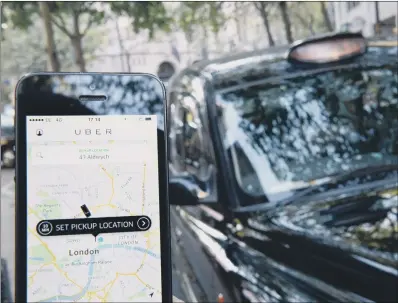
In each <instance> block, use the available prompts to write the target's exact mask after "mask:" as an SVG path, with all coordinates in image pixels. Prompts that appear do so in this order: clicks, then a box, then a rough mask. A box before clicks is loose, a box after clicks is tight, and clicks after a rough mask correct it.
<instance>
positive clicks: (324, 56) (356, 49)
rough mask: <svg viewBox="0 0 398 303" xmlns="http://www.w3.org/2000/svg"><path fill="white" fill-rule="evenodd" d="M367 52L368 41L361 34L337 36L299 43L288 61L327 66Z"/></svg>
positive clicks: (295, 45) (293, 48) (294, 46)
mask: <svg viewBox="0 0 398 303" xmlns="http://www.w3.org/2000/svg"><path fill="white" fill-rule="evenodd" d="M366 50H367V44H366V40H365V39H364V37H363V36H362V35H361V34H355V33H344V34H335V35H332V36H331V35H328V36H323V37H320V38H315V39H311V40H306V41H299V42H298V43H296V44H294V45H293V46H292V47H291V48H290V50H289V53H288V60H289V61H290V62H293V63H310V64H311V63H312V64H326V63H332V62H337V61H341V60H345V59H351V58H354V57H357V56H360V55H362V54H364V53H365V52H366Z"/></svg>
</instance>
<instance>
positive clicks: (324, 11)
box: [320, 1, 333, 32]
mask: <svg viewBox="0 0 398 303" xmlns="http://www.w3.org/2000/svg"><path fill="white" fill-rule="evenodd" d="M320 4H321V10H322V15H323V20H324V22H325V26H326V28H327V29H328V31H329V32H331V31H333V25H332V22H331V21H330V17H329V13H328V10H327V7H326V2H323V1H321V2H320Z"/></svg>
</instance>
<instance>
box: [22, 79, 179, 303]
mask: <svg viewBox="0 0 398 303" xmlns="http://www.w3.org/2000/svg"><path fill="white" fill-rule="evenodd" d="M63 75H66V76H67V75H72V76H87V75H93V76H99V75H105V76H115V77H119V76H130V77H131V76H140V77H143V76H147V77H150V78H154V79H155V80H156V81H158V82H159V84H160V85H161V87H162V92H163V93H162V95H163V96H162V97H163V103H164V106H163V114H164V120H163V121H164V122H163V125H162V126H163V129H161V128H160V129H159V126H160V125H159V123H158V132H157V139H158V170H159V212H160V216H159V218H160V231H161V232H160V246H161V275H162V290H161V292H162V302H172V273H171V270H172V267H171V247H170V245H171V244H170V241H171V235H170V207H169V195H168V178H169V176H168V162H167V161H168V156H167V150H168V148H167V127H166V123H167V104H166V89H165V87H164V84H163V83H162V82H161V81H160V79H159V78H158V77H156V76H154V75H152V74H147V73H32V74H28V75H26V76H24V77H22V78H21V79H20V80H19V81H18V83H17V85H16V88H15V100H16V101H15V128H16V132H15V133H16V168H15V180H16V186H15V188H16V190H15V302H27V282H28V279H27V178H26V171H27V151H26V117H27V116H44V115H54V116H55V115H63V114H62V113H60V112H56V111H55V112H54V113H50V114H48V113H47V112H46V113H45V114H43V113H42V112H40V111H39V110H37V108H36V107H34V106H33V108H34V110H32V112H30V111H28V110H26V109H27V108H32V107H28V106H26V104H25V103H26V102H32V100H30V101H28V100H26V99H21V98H19V97H18V96H19V94H20V93H21V90H20V89H21V86H22V84H23V83H24V81H26V80H27V79H29V78H30V77H46V78H48V77H59V76H63ZM92 93H93V94H94V95H95V94H96V90H93V91H92ZM33 102H34V101H33ZM93 102H95V101H93ZM104 102H106V101H104ZM36 110H37V111H36Z"/></svg>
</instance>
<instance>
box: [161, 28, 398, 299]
mask: <svg viewBox="0 0 398 303" xmlns="http://www.w3.org/2000/svg"><path fill="white" fill-rule="evenodd" d="M397 47H398V45H397V44H396V43H395V44H394V43H393V42H391V41H384V40H376V39H372V40H368V41H366V40H365V39H364V38H363V37H362V36H361V35H360V34H353V33H344V34H333V35H328V36H323V37H318V38H314V39H309V40H306V41H300V42H297V43H295V44H293V46H291V47H288V46H287V47H275V48H270V49H268V50H265V51H256V52H251V53H244V54H242V55H239V56H234V57H227V58H222V59H219V60H214V61H207V62H203V61H202V62H198V63H197V64H194V65H193V66H191V67H189V68H187V69H185V70H183V71H181V72H180V73H179V74H178V75H176V76H175V77H174V78H173V79H172V80H171V81H170V83H169V87H168V94H169V96H168V102H169V104H168V107H169V115H170V117H169V120H170V124H169V157H170V170H171V176H170V195H171V198H170V201H171V203H173V204H175V205H178V206H177V207H176V208H175V209H173V210H172V218H173V220H174V221H175V222H176V227H175V229H176V233H177V234H178V235H179V241H178V243H179V244H180V246H179V247H180V250H181V251H182V252H184V255H185V257H186V258H187V259H188V260H189V263H190V265H191V267H192V272H193V273H192V276H193V277H192V280H194V281H196V283H197V284H198V285H200V286H198V287H196V288H195V289H196V294H195V295H193V296H194V297H196V298H200V299H199V300H198V301H209V300H210V301H214V300H215V299H216V298H217V296H218V295H219V293H222V295H223V296H224V300H225V301H232V302H234V301H244V302H288V301H294V302H297V301H299V302H332V301H333V302H336V301H341V302H370V301H376V302H397V299H398V294H397V287H396V281H397V278H398V270H397V267H398V261H397V260H398V253H397V240H398V239H397V236H396V235H397V232H398V229H397V226H398V224H397V218H398V209H397V208H398V207H397V199H398V185H397V178H398V118H397V117H398V75H397V64H398V58H397V50H398V48H397ZM199 252H201V253H199Z"/></svg>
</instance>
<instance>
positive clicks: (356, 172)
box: [322, 164, 398, 185]
mask: <svg viewBox="0 0 398 303" xmlns="http://www.w3.org/2000/svg"><path fill="white" fill-rule="evenodd" d="M394 170H397V171H398V164H383V165H370V166H366V167H361V168H357V169H352V170H349V171H344V172H339V173H336V174H333V175H330V176H328V177H330V178H331V180H330V181H329V182H326V183H323V184H322V185H324V184H334V183H338V182H342V181H345V180H347V179H351V178H355V177H362V176H365V175H372V174H376V173H384V172H391V171H394Z"/></svg>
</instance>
